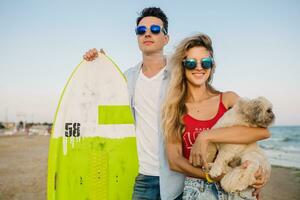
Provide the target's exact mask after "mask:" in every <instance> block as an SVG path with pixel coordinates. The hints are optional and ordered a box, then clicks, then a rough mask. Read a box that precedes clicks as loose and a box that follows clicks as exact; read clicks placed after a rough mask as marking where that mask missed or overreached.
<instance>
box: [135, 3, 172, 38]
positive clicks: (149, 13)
mask: <svg viewBox="0 0 300 200" xmlns="http://www.w3.org/2000/svg"><path fill="white" fill-rule="evenodd" d="M144 17H157V18H159V19H161V21H162V22H163V26H164V29H165V30H166V32H167V33H168V18H167V16H166V14H165V13H164V11H162V9H160V8H157V7H149V8H144V9H143V10H142V12H140V16H139V17H138V18H137V19H136V25H139V23H140V21H141V20H142V19H143V18H144Z"/></svg>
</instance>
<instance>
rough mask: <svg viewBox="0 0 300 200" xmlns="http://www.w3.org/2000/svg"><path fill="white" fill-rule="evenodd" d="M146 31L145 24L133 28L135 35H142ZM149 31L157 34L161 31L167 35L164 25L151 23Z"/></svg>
mask: <svg viewBox="0 0 300 200" xmlns="http://www.w3.org/2000/svg"><path fill="white" fill-rule="evenodd" d="M146 31H147V27H146V26H137V27H136V28H135V34H137V35H144V34H145V33H146ZM150 31H151V33H153V34H159V33H160V31H162V32H163V33H164V34H165V35H167V31H166V29H165V28H164V27H160V26H159V25H151V26H150Z"/></svg>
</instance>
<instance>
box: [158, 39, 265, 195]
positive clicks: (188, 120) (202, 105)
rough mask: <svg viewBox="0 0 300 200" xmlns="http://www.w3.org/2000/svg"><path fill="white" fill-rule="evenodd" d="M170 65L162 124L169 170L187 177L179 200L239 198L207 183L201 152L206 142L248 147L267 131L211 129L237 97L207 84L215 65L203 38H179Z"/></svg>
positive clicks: (210, 50)
mask: <svg viewBox="0 0 300 200" xmlns="http://www.w3.org/2000/svg"><path fill="white" fill-rule="evenodd" d="M170 64H171V78H170V84H169V88H168V92H167V95H166V100H165V104H164V106H163V109H162V114H163V117H162V125H163V132H164V134H165V138H166V150H167V157H168V161H169V165H170V168H171V169H172V170H174V171H177V172H180V173H183V174H185V175H186V176H187V177H186V178H185V183H184V192H183V199H189V200H201V199H210V200H213V199H215V200H217V199H227V198H228V196H229V197H230V199H232V200H233V199H234V200H238V199H240V200H241V199H244V198H245V197H242V196H239V194H234V195H233V194H227V193H226V192H225V191H224V190H223V189H222V188H221V187H220V184H219V183H218V181H219V180H220V179H221V178H222V177H218V179H217V180H214V181H216V182H212V180H211V178H210V177H208V174H206V173H205V171H203V170H202V169H201V168H200V167H201V166H205V168H207V163H206V148H207V146H208V143H209V142H213V143H237V144H240V143H244V144H248V143H251V142H255V141H258V140H261V139H265V138H268V137H269V133H268V131H267V130H266V129H261V128H248V127H230V128H220V129H213V130H210V129H211V128H212V127H213V126H214V125H215V124H216V123H217V121H218V120H219V119H220V118H221V117H222V116H223V114H224V113H225V112H226V111H227V110H229V109H230V108H231V107H233V106H234V104H235V103H236V102H237V101H238V99H239V96H238V95H237V94H236V93H234V92H220V91H218V90H216V89H215V88H214V87H213V86H212V85H211V82H212V78H213V74H214V71H215V68H216V64H215V61H214V51H213V47H212V41H211V39H210V38H209V37H208V36H207V35H205V34H197V35H194V36H191V37H188V38H186V39H184V40H183V41H182V42H181V43H180V44H179V45H178V46H177V48H176V50H175V53H174V55H173V56H172V58H171V60H170ZM241 132H243V134H240V133H241ZM246 132H247V133H246ZM254 187H255V185H254ZM243 194H244V193H243ZM245 195H248V196H247V198H246V199H248V200H250V199H256V197H255V196H252V190H251V189H250V190H248V193H246V194H245Z"/></svg>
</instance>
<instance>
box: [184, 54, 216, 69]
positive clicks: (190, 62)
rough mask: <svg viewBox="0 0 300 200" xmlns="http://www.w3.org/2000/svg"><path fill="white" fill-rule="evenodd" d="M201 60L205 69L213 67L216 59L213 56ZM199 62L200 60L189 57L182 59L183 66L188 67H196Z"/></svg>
mask: <svg viewBox="0 0 300 200" xmlns="http://www.w3.org/2000/svg"><path fill="white" fill-rule="evenodd" d="M199 62H200V63H201V67H202V68H203V69H211V68H212V67H213V65H214V59H213V58H212V57H208V58H202V59H201V60H200V61H199ZM197 63H198V61H197V60H196V59H194V58H188V59H184V60H183V61H182V66H183V67H185V68H186V69H195V68H196V67H197Z"/></svg>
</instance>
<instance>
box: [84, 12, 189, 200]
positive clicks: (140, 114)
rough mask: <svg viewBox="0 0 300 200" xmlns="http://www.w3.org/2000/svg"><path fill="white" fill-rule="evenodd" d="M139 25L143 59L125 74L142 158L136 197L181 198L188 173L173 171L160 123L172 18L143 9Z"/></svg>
mask: <svg viewBox="0 0 300 200" xmlns="http://www.w3.org/2000/svg"><path fill="white" fill-rule="evenodd" d="M136 24H137V28H136V35H137V40H138V45H139V48H140V50H141V52H142V56H143V57H142V59H143V60H142V62H141V63H139V64H138V65H137V66H135V67H133V68H130V69H129V70H127V71H126V72H125V73H124V74H125V76H126V78H127V83H128V90H129V95H130V100H131V106H132V109H133V113H134V116H135V126H136V137H137V147H138V158H139V175H138V176H137V177H136V181H135V186H134V194H133V199H153V200H156V199H176V198H178V199H180V195H181V193H182V190H183V181H184V176H183V175H182V174H179V173H176V172H173V171H170V170H169V166H168V163H167V159H166V157H165V152H164V146H163V139H162V137H163V136H162V133H161V130H160V122H159V121H160V105H161V103H162V100H163V97H164V93H165V90H166V87H167V84H168V81H169V73H168V71H169V66H168V65H167V59H166V57H165V56H164V54H163V49H164V46H165V45H167V44H168V41H169V35H168V18H167V16H166V15H165V13H164V12H163V11H162V10H161V9H160V8H156V7H149V8H145V9H144V10H143V11H142V12H141V14H140V16H139V17H138V18H137V22H136ZM102 53H103V52H102ZM97 54H98V52H97V50H96V49H92V50H90V51H89V52H87V53H86V54H85V56H84V59H85V60H88V61H91V60H93V59H95V57H96V56H97Z"/></svg>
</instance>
